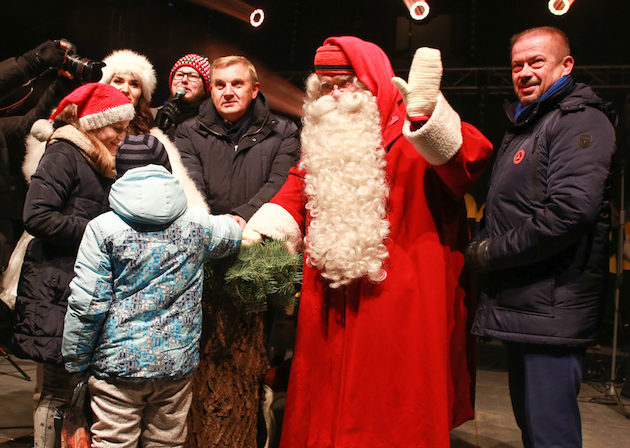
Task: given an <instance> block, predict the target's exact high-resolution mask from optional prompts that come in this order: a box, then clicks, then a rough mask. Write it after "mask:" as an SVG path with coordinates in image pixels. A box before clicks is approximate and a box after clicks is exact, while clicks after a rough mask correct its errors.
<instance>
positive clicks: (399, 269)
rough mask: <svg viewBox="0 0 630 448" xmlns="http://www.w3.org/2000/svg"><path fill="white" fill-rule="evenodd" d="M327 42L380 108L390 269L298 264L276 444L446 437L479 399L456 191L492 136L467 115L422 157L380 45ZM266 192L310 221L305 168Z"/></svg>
mask: <svg viewBox="0 0 630 448" xmlns="http://www.w3.org/2000/svg"><path fill="white" fill-rule="evenodd" d="M329 41H331V42H334V43H336V44H337V45H339V46H341V47H342V48H343V49H344V52H345V53H346V55H347V56H348V58H349V59H350V62H351V63H352V66H353V67H354V69H355V70H356V72H357V76H358V77H359V79H360V80H361V81H362V82H363V83H364V84H366V85H367V87H368V88H369V89H370V90H371V91H372V93H373V94H374V95H375V96H377V102H378V104H379V110H380V112H381V118H382V122H383V143H384V146H385V147H386V148H388V153H387V157H386V160H387V169H386V172H387V178H388V181H389V185H390V196H389V198H388V201H387V206H388V219H389V222H390V224H391V233H390V238H389V239H388V240H387V248H388V251H389V258H388V259H387V261H386V264H385V269H386V271H387V278H386V279H385V280H384V281H383V282H382V283H378V284H375V283H371V282H369V281H368V280H365V279H362V280H358V281H354V282H353V283H351V284H349V285H347V286H345V287H341V288H338V289H332V288H330V287H328V282H327V281H326V280H324V279H323V278H322V277H321V276H320V275H319V273H318V272H317V271H316V270H315V269H313V268H311V267H309V266H308V264H306V263H305V264H304V275H303V284H302V295H301V299H300V308H299V315H298V329H297V341H296V347H295V357H294V360H293V365H292V367H291V377H290V382H289V390H288V394H287V404H286V411H285V417H284V424H283V428H282V441H281V446H282V448H304V447H316V448H326V447H335V448H367V447H369V448H378V447H383V448H385V447H386V448H406V447H427V448H439V447H448V446H449V444H450V442H449V435H448V431H449V430H450V429H451V428H453V427H455V426H457V425H459V424H461V423H463V422H465V421H467V420H469V419H471V418H473V402H474V369H475V366H474V361H473V352H474V351H473V348H474V347H473V340H472V338H471V336H470V334H469V331H468V329H469V323H470V322H469V315H470V313H471V312H472V311H473V310H471V303H470V298H469V297H468V296H467V289H468V287H469V280H468V279H469V277H468V275H467V274H466V273H465V272H464V269H463V268H464V257H463V255H462V249H463V248H464V246H465V244H466V243H467V241H468V238H469V236H468V230H467V227H466V211H465V205H464V201H463V195H464V192H465V191H466V189H467V188H468V187H470V186H471V185H472V183H473V182H474V181H475V180H476V179H477V178H478V177H479V176H480V175H481V174H482V172H483V170H484V169H485V166H486V162H487V161H488V158H489V155H490V151H491V145H490V143H489V142H488V140H487V139H486V138H485V137H484V136H483V135H481V133H480V132H479V131H477V130H476V129H475V128H474V127H472V126H470V125H468V124H466V123H462V124H461V133H462V137H463V144H462V146H461V148H460V149H459V151H457V154H456V155H455V156H454V157H453V158H452V159H451V160H450V161H448V162H447V163H445V164H442V165H440V166H432V165H429V164H428V163H427V162H426V161H425V159H424V158H423V157H422V156H421V155H420V154H419V153H418V151H417V150H416V149H415V148H414V146H413V145H412V144H411V143H410V142H409V141H408V140H407V139H406V138H405V137H403V136H402V127H403V122H404V117H405V106H404V103H403V102H402V99H401V97H400V95H399V93H398V91H397V89H396V88H395V87H394V86H393V85H392V83H391V78H392V76H393V71H392V69H391V65H390V63H389V60H388V59H387V57H386V56H385V54H384V53H383V52H382V50H380V48H378V47H376V46H375V45H373V44H369V43H367V42H363V41H361V40H359V39H356V38H349V37H343V38H331V39H329ZM368 63H369V64H368ZM272 203H274V204H277V205H279V206H281V207H282V208H283V209H284V210H286V211H287V212H288V213H289V214H290V215H291V217H292V218H293V219H294V220H295V222H296V223H297V224H298V225H299V226H300V228H301V229H302V231H304V230H306V232H308V224H309V217H308V216H307V213H306V210H305V207H304V206H305V196H304V185H303V172H301V171H300V170H299V169H297V168H293V169H292V170H291V172H290V175H289V177H288V179H287V181H286V183H285V185H284V186H283V187H282V189H281V190H280V191H279V192H278V193H277V194H276V196H275V197H274V198H273V199H272Z"/></svg>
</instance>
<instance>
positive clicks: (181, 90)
mask: <svg viewBox="0 0 630 448" xmlns="http://www.w3.org/2000/svg"><path fill="white" fill-rule="evenodd" d="M185 95H186V89H184V88H183V87H181V86H180V87H178V88H177V89H175V98H174V100H175V101H178V102H179V101H181V99H182V98H184V96H185Z"/></svg>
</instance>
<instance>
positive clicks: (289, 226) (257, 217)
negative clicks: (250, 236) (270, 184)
mask: <svg viewBox="0 0 630 448" xmlns="http://www.w3.org/2000/svg"><path fill="white" fill-rule="evenodd" d="M247 227H249V228H250V229H251V230H254V231H255V232H258V233H260V234H261V235H265V236H268V237H270V238H273V239H275V240H280V239H283V238H288V240H287V243H286V247H287V250H288V251H289V252H291V253H296V252H298V251H300V250H302V247H303V246H304V242H303V240H302V232H301V231H300V226H298V223H297V222H295V219H293V216H291V214H290V213H289V212H288V211H286V210H285V209H284V208H283V207H281V206H280V205H278V204H272V203H269V202H268V203H266V204H264V205H263V206H262V207H260V208H259V209H258V211H257V212H256V213H254V216H252V217H251V219H250V220H249V221H248V222H247Z"/></svg>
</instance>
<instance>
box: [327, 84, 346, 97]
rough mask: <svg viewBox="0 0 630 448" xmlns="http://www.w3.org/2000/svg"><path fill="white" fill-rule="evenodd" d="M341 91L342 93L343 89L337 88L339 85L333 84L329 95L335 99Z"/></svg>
mask: <svg viewBox="0 0 630 448" xmlns="http://www.w3.org/2000/svg"><path fill="white" fill-rule="evenodd" d="M342 93H343V90H341V89H340V88H339V86H337V85H335V86H334V87H333V90H332V92H330V95H331V96H332V97H333V98H334V99H337V98H339V96H340V95H341V94H342Z"/></svg>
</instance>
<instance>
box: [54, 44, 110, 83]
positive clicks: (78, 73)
mask: <svg viewBox="0 0 630 448" xmlns="http://www.w3.org/2000/svg"><path fill="white" fill-rule="evenodd" d="M58 42H59V46H60V47H61V48H65V49H66V59H65V60H64V61H63V64H62V68H63V69H64V70H66V71H67V72H68V73H70V74H71V75H72V76H73V77H74V78H75V79H78V80H79V81H81V82H97V81H99V80H100V79H101V77H102V76H103V71H102V68H103V67H105V63H104V62H102V61H93V60H91V59H87V58H83V57H81V56H79V55H78V54H77V47H76V46H75V45H74V44H73V43H71V42H69V41H67V40H65V39H61V40H60V41H58Z"/></svg>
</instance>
